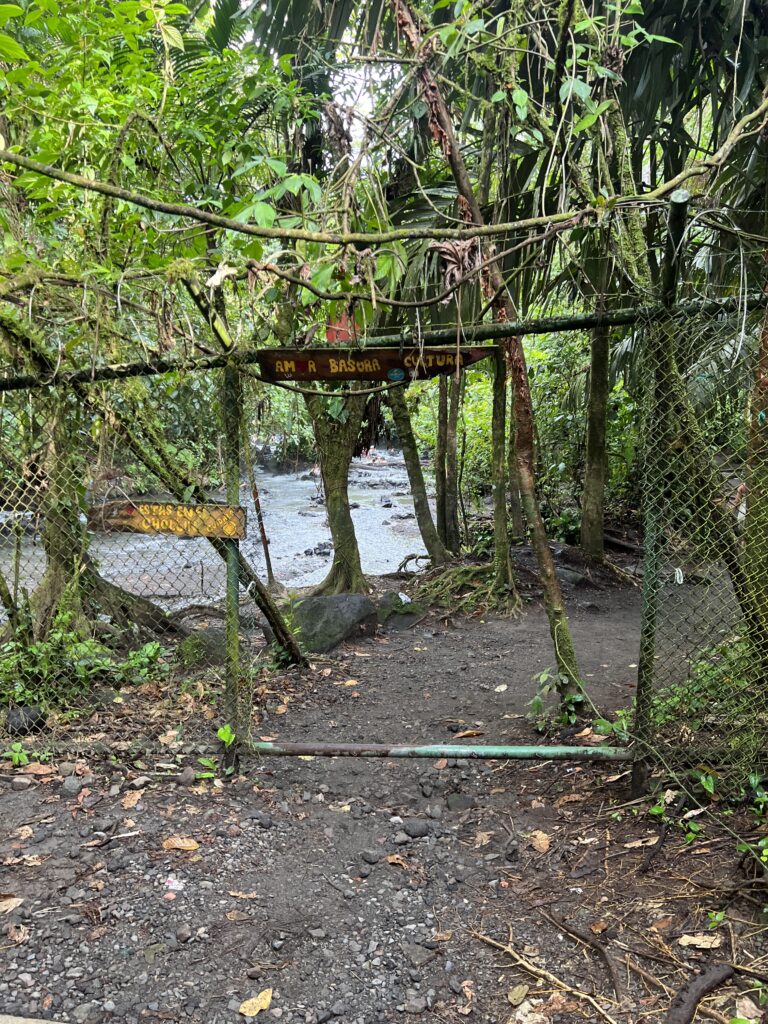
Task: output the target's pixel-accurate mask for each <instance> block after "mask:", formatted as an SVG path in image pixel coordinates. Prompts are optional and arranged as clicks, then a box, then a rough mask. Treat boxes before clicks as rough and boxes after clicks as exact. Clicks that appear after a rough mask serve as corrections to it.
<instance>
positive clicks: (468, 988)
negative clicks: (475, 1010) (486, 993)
mask: <svg viewBox="0 0 768 1024" xmlns="http://www.w3.org/2000/svg"><path fill="white" fill-rule="evenodd" d="M461 991H462V993H463V995H464V998H465V999H466V1000H467V1004H466V1006H459V1007H457V1008H456V1012H457V1013H460V1014H461V1015H462V1017H468V1016H469V1014H470V1013H472V1002H473V1000H474V998H475V983H474V981H469V980H467V981H462V983H461Z"/></svg>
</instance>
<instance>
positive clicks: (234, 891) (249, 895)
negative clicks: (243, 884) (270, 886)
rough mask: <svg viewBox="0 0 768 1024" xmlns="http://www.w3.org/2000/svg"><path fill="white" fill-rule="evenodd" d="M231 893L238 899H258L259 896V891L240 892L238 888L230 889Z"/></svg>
mask: <svg viewBox="0 0 768 1024" xmlns="http://www.w3.org/2000/svg"><path fill="white" fill-rule="evenodd" d="M229 895H230V896H234V897H235V899H238V900H257V899H258V898H259V894H258V893H257V892H240V891H239V890H238V889H230V890H229Z"/></svg>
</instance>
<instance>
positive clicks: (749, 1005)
mask: <svg viewBox="0 0 768 1024" xmlns="http://www.w3.org/2000/svg"><path fill="white" fill-rule="evenodd" d="M736 1016H737V1017H740V1018H741V1019H742V1020H746V1021H749V1024H760V1022H761V1021H762V1020H763V1019H764V1018H763V1011H762V1010H761V1009H760V1007H759V1006H755V1004H754V1003H753V1002H752V1000H751V999H750V998H749V996H739V998H738V999H737V1000H736Z"/></svg>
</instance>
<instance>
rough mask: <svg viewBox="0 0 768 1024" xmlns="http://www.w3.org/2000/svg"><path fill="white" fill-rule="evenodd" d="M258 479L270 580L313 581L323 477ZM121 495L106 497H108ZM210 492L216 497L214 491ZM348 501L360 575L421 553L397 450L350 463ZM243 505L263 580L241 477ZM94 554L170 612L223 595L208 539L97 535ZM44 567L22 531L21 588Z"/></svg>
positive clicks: (327, 559)
mask: <svg viewBox="0 0 768 1024" xmlns="http://www.w3.org/2000/svg"><path fill="white" fill-rule="evenodd" d="M256 478H257V483H258V487H259V491H260V495H261V506H262V513H263V516H264V522H265V526H266V529H267V535H268V537H269V541H270V553H271V556H272V565H273V569H274V573H275V576H276V577H277V579H278V580H279V581H280V582H281V583H283V584H284V585H285V586H286V587H288V588H289V589H291V588H300V587H307V586H310V585H312V584H315V583H319V582H320V580H322V579H323V577H324V576H325V574H326V573H327V571H328V569H329V567H330V565H331V559H332V553H331V549H330V540H331V534H330V530H329V529H328V523H327V519H326V513H325V508H324V506H323V505H322V504H320V503H319V499H320V498H321V489H320V486H319V481H318V480H317V478H316V477H313V476H312V475H311V474H310V473H308V472H307V470H306V469H302V470H300V471H299V472H295V473H271V472H269V471H267V470H264V469H261V468H257V469H256ZM118 497H120V495H118V494H111V495H109V498H110V499H115V498H118ZM214 497H216V498H218V499H221V495H218V494H215V495H214ZM349 498H350V502H351V503H352V505H353V506H354V507H353V509H352V518H353V521H354V524H355V530H356V533H357V540H358V544H359V546H360V557H361V560H362V565H363V571H364V572H365V573H367V574H370V575H379V574H382V573H387V572H393V571H394V570H396V569H397V567H398V565H399V564H400V563H401V562H402V561H403V559H404V558H406V557H407V556H408V555H411V554H420V555H423V554H424V553H425V552H424V546H423V544H422V541H421V537H420V535H419V531H418V527H417V524H416V519H415V517H414V513H413V502H412V499H411V494H410V489H409V485H408V477H407V474H406V471H405V466H404V464H403V460H402V455H401V453H399V452H396V453H383V454H377V456H376V458H375V460H373V461H372V460H364V459H354V460H353V463H352V466H351V467H350V473H349ZM240 504H241V505H242V506H243V507H244V508H245V509H246V511H247V520H248V533H247V537H246V539H245V540H244V541H243V542H242V549H243V553H244V554H245V556H246V557H247V558H248V560H249V561H250V562H251V564H252V565H253V566H254V567H255V568H256V570H257V571H258V572H259V574H260V575H261V576H262V578H265V577H266V569H265V563H264V556H263V552H262V550H261V543H260V540H259V530H258V526H257V522H256V514H255V511H254V507H253V501H252V498H251V494H250V487H249V486H248V484H247V482H245V481H243V483H242V485H241V490H240ZM10 525H11V524H10V522H9V518H8V515H7V514H6V516H5V524H4V526H5V529H3V531H2V536H1V537H0V570H1V571H2V572H3V574H4V575H5V578H6V579H7V580H8V581H9V583H11V581H12V580H13V549H14V541H13V537H12V531H11V530H10V528H9V527H10ZM90 552H91V555H92V556H93V558H94V559H95V560H96V562H97V563H98V565H99V567H100V570H101V572H102V573H103V575H104V576H105V577H106V578H107V579H109V580H111V581H112V582H113V583H116V584H118V585H119V586H121V587H124V588H125V589H126V590H128V591H130V592H131V593H135V594H141V595H143V596H145V597H148V598H151V599H152V600H155V601H157V602H158V603H159V604H160V605H162V606H163V607H165V608H167V609H169V610H170V609H174V608H178V607H180V606H183V605H186V604H189V603H195V602H201V603H203V602H211V601H216V600H219V599H220V598H221V597H222V596H223V594H224V582H225V580H224V566H223V563H222V561H221V559H220V558H219V556H218V555H217V554H216V553H215V552H214V550H213V549H212V547H211V546H210V544H209V543H208V542H207V541H206V540H204V539H200V538H198V539H186V538H181V537H174V536H169V535H165V534H163V535H160V534H157V535H152V536H147V535H144V534H130V533H94V534H92V537H91V545H90ZM306 552H309V553H306ZM44 568H45V555H44V552H43V548H42V544H41V541H40V538H39V536H37V535H35V534H34V533H33V532H28V533H27V534H25V535H24V537H23V540H22V545H21V559H20V574H19V575H20V584H21V586H24V587H26V588H27V589H28V590H30V591H31V590H32V589H33V588H34V586H35V585H36V583H37V582H38V581H39V580H40V578H41V576H42V574H43V571H44Z"/></svg>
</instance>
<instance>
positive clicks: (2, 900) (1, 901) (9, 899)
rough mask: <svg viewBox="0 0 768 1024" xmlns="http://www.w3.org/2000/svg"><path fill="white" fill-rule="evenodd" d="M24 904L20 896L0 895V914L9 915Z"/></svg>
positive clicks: (4, 893) (5, 893)
mask: <svg viewBox="0 0 768 1024" xmlns="http://www.w3.org/2000/svg"><path fill="white" fill-rule="evenodd" d="M23 902H24V900H23V898H22V897H21V896H11V894H10V893H7V892H3V893H0V914H10V912H11V911H12V910H15V909H16V907H20V906H21V904H22V903H23Z"/></svg>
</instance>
